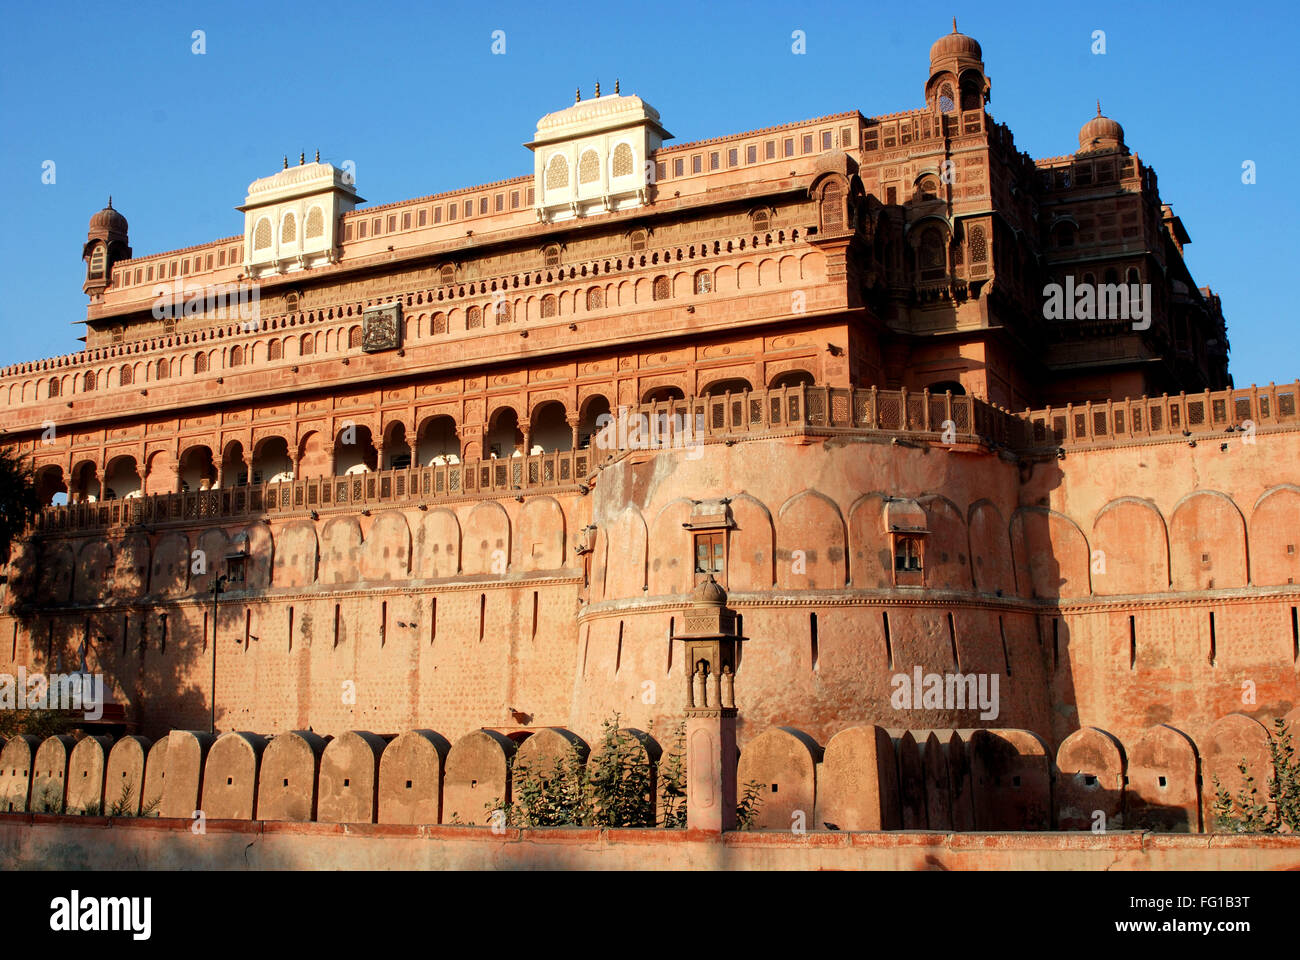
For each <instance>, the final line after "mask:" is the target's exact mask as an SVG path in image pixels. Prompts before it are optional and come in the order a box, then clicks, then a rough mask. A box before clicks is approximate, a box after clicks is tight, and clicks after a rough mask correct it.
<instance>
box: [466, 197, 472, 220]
mask: <svg viewBox="0 0 1300 960" xmlns="http://www.w3.org/2000/svg"><path fill="white" fill-rule="evenodd" d="M465 216H467V217H472V216H474V201H473V200H466V201H465Z"/></svg>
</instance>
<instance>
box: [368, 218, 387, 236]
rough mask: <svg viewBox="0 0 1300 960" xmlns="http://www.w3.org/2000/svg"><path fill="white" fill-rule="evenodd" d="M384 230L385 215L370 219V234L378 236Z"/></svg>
mask: <svg viewBox="0 0 1300 960" xmlns="http://www.w3.org/2000/svg"><path fill="white" fill-rule="evenodd" d="M383 232H384V218H383V217H375V219H373V220H371V221H370V235H371V236H372V237H377V236H379V235H380V234H381V233H383Z"/></svg>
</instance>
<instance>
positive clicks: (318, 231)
mask: <svg viewBox="0 0 1300 960" xmlns="http://www.w3.org/2000/svg"><path fill="white" fill-rule="evenodd" d="M324 235H325V214H323V213H321V209H320V207H312V208H311V209H310V210H308V211H307V229H306V231H305V232H304V234H303V236H304V237H305V238H306V239H308V240H314V239H316V238H317V237H323V236H324Z"/></svg>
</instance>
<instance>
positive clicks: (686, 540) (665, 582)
mask: <svg viewBox="0 0 1300 960" xmlns="http://www.w3.org/2000/svg"><path fill="white" fill-rule="evenodd" d="M691 506H692V504H691V501H690V500H688V499H686V498H685V497H678V498H677V499H676V500H672V501H669V502H668V503H666V504H664V506H663V509H661V510H660V511H659V513H658V514H657V515H656V516H655V518H654V522H653V523H652V524H651V527H650V539H649V543H652V544H654V548H653V553H652V555H651V556H650V558H649V566H650V571H649V586H650V594H651V596H656V597H659V596H666V595H669V594H681V593H688V592H690V590H691V589H692V588H693V587H694V586H695V584H694V583H693V582H692V581H693V579H694V578H693V577H692V571H693V570H694V562H693V560H692V551H693V549H694V548H693V546H692V544H691V533H690V531H689V530H687V529H686V528H685V527H684V526H683V524H685V523H686V522H687V521H688V520H689V519H690V516H691ZM731 538H732V541H731V543H732V553H731V562H730V564H729V565H728V571H727V572H728V576H730V575H731V574H732V572H733V571H734V570H735V568H736V561H737V559H738V557H737V555H736V552H735V546H736V539H735V538H736V531H734V530H733V531H732V532H731ZM769 586H770V584H769Z"/></svg>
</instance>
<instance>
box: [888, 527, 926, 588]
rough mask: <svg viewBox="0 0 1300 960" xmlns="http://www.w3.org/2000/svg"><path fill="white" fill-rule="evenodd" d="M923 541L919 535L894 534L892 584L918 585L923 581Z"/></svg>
mask: <svg viewBox="0 0 1300 960" xmlns="http://www.w3.org/2000/svg"><path fill="white" fill-rule="evenodd" d="M924 544H925V541H924V539H923V538H922V537H919V536H904V535H902V534H895V535H894V584H895V585H896V586H900V587H919V586H923V585H924V583H925V545H924Z"/></svg>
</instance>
